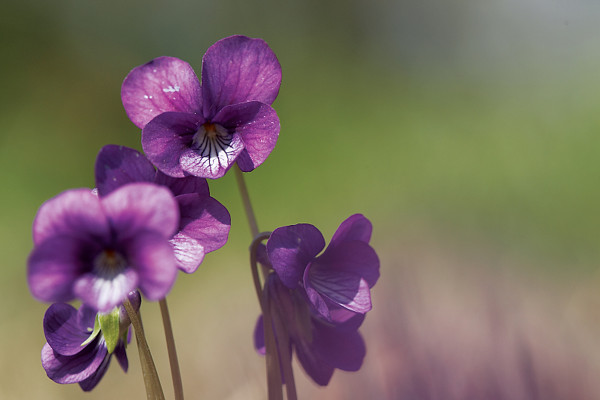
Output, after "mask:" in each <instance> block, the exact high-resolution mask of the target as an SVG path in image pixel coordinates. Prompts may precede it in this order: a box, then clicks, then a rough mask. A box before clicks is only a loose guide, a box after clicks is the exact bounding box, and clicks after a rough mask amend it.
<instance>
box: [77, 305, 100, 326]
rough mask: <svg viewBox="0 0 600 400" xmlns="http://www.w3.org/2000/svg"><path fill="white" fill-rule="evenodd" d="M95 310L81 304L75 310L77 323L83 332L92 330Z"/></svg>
mask: <svg viewBox="0 0 600 400" xmlns="http://www.w3.org/2000/svg"><path fill="white" fill-rule="evenodd" d="M97 312H98V311H97V310H95V309H94V308H92V307H89V306H87V305H85V304H82V305H81V307H79V310H77V325H78V326H79V329H81V330H82V331H83V332H92V330H93V329H94V323H95V322H96V314H97Z"/></svg>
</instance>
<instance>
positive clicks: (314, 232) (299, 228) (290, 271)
mask: <svg viewBox="0 0 600 400" xmlns="http://www.w3.org/2000/svg"><path fill="white" fill-rule="evenodd" d="M323 247H325V239H324V238H323V235H322V234H321V232H320V231H319V230H318V229H317V228H316V227H314V226H313V225H310V224H297V225H290V226H284V227H281V228H277V229H275V230H274V231H273V233H272V234H271V237H270V238H269V240H268V241H267V253H268V254H269V259H270V260H271V264H272V265H273V269H274V270H275V272H277V275H278V276H279V278H280V279H281V282H283V284H284V285H285V286H287V287H288V288H290V289H293V288H294V287H296V285H297V284H298V282H299V281H300V280H301V279H302V275H303V274H304V270H305V269H306V267H307V266H308V264H309V263H310V262H311V261H312V260H313V258H315V256H316V255H317V254H319V252H320V251H321V250H322V249H323Z"/></svg>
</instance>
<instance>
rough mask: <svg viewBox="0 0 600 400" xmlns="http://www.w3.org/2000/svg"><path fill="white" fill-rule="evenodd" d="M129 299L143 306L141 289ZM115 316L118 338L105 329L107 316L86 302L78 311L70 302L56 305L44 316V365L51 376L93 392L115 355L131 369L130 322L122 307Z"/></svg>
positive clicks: (137, 306)
mask: <svg viewBox="0 0 600 400" xmlns="http://www.w3.org/2000/svg"><path fill="white" fill-rule="evenodd" d="M128 299H129V301H131V303H132V304H133V306H134V308H135V309H136V310H137V309H139V307H140V303H141V298H140V295H139V293H138V292H131V293H130V294H129V295H128ZM99 317H100V318H99ZM115 317H116V322H118V323H117V324H115V326H114V328H115V329H116V331H117V332H118V334H117V335H116V341H115V340H114V338H112V337H111V336H110V335H107V334H106V332H104V331H103V330H102V327H101V325H102V324H101V323H100V319H102V321H105V320H106V318H103V317H102V316H101V315H100V314H97V313H96V310H94V309H92V308H91V307H88V306H86V305H82V306H81V307H80V308H79V310H76V309H75V308H74V307H73V306H71V305H69V304H65V303H54V304H52V305H51V306H50V308H48V310H46V314H45V315H44V335H45V336H46V341H47V342H46V344H45V345H44V347H43V348H42V366H43V367H44V369H45V370H46V374H48V377H49V378H50V379H52V380H53V381H54V382H57V383H79V386H81V388H82V389H83V390H84V391H86V392H87V391H90V390H92V389H93V388H94V387H96V385H97V384H98V382H100V379H102V377H103V376H104V374H105V373H106V371H107V370H108V366H109V365H110V361H111V358H112V356H113V354H114V355H115V356H116V358H117V361H118V362H119V365H120V366H121V368H122V369H123V371H125V372H127V368H128V366H129V362H128V360H127V353H125V348H126V346H127V343H129V341H130V339H131V330H130V329H129V324H130V321H129V317H128V316H127V313H126V312H125V310H124V309H123V308H122V307H121V308H119V309H116V315H115ZM109 318H110V317H109ZM109 325H110V324H109ZM109 329H110V327H109ZM107 343H108V344H110V348H109V345H107Z"/></svg>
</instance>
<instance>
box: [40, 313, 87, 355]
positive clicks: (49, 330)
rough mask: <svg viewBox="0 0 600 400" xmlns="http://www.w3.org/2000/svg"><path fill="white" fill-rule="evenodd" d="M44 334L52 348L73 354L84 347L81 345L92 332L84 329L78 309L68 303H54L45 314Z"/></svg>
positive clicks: (62, 352) (66, 353) (60, 352)
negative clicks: (79, 322)
mask: <svg viewBox="0 0 600 400" xmlns="http://www.w3.org/2000/svg"><path fill="white" fill-rule="evenodd" d="M43 326H44V336H46V341H47V342H48V344H49V345H50V347H52V350H54V351H55V352H57V353H59V354H62V355H63V356H72V355H73V354H77V353H79V352H80V351H82V350H83V349H84V347H82V346H81V344H82V343H83V342H85V340H86V339H87V338H88V336H89V334H90V333H91V332H86V331H85V330H82V329H81V327H80V326H79V324H78V321H77V310H76V309H75V308H74V307H73V306H71V305H70V304H66V303H54V304H52V305H51V306H50V307H49V308H48V309H47V310H46V313H45V314H44V322H43Z"/></svg>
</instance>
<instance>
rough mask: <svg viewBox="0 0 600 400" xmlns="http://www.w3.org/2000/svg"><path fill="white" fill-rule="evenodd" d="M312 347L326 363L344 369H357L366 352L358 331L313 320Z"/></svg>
mask: <svg viewBox="0 0 600 400" xmlns="http://www.w3.org/2000/svg"><path fill="white" fill-rule="evenodd" d="M314 326H315V329H314V331H313V339H314V340H313V348H314V350H315V351H316V352H317V353H318V354H319V355H320V356H321V357H322V358H323V359H324V360H327V363H328V364H330V365H331V366H333V367H335V368H339V369H341V370H344V371H358V370H359V369H360V366H361V365H362V362H363V359H364V358H365V354H366V347H365V342H364V340H363V339H362V337H361V336H360V333H358V331H356V330H354V331H342V330H339V329H336V328H335V327H331V326H327V325H324V324H321V323H319V322H315V324H314Z"/></svg>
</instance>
